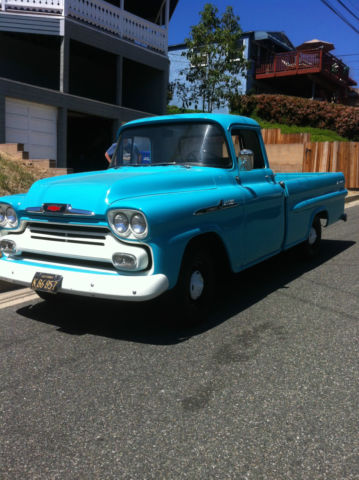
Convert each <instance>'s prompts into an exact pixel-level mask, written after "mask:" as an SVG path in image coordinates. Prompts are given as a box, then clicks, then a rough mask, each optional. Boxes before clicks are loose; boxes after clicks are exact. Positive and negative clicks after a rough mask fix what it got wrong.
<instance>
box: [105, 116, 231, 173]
mask: <svg viewBox="0 0 359 480" xmlns="http://www.w3.org/2000/svg"><path fill="white" fill-rule="evenodd" d="M125 165H135V166H136V165H137V166H138V165H202V166H207V167H219V168H230V167H231V166H232V160H231V158H230V156H229V153H228V148H227V142H226V140H225V137H224V134H223V132H222V130H221V128H220V127H219V126H217V125H215V124H213V123H194V122H188V123H172V124H171V123H166V124H153V125H143V126H139V127H129V128H126V129H125V130H123V132H122V133H121V135H120V137H119V139H118V142H117V147H116V150H115V152H114V154H113V157H112V163H111V166H112V167H121V166H125Z"/></svg>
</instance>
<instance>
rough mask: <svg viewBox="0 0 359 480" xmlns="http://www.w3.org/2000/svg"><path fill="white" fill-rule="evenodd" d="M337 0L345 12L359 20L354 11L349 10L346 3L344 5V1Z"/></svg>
mask: <svg viewBox="0 0 359 480" xmlns="http://www.w3.org/2000/svg"><path fill="white" fill-rule="evenodd" d="M337 2H338V3H339V4H340V5H341V6H342V7H343V8H345V10H346V11H347V12H349V13H350V15H352V16H353V17H354V18H355V19H356V20H359V17H358V16H357V15H355V13H353V11H352V10H350V8H349V7H347V5H345V3H344V2H343V1H342V0H337Z"/></svg>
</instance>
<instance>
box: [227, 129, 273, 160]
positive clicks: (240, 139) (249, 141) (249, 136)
mask: <svg viewBox="0 0 359 480" xmlns="http://www.w3.org/2000/svg"><path fill="white" fill-rule="evenodd" d="M232 141H233V145H234V150H235V152H236V157H237V158H238V155H239V152H240V151H241V150H243V149H249V150H252V152H253V153H254V168H265V163H264V158H263V155H262V150H261V145H260V142H259V138H258V134H257V132H256V131H254V130H249V129H245V128H243V129H237V128H235V129H233V130H232Z"/></svg>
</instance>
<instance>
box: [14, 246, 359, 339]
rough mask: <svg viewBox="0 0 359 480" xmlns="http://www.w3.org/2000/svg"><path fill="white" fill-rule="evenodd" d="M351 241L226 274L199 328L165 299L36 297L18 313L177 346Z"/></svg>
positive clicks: (64, 327) (64, 328) (70, 329)
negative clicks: (186, 322) (180, 318)
mask: <svg viewBox="0 0 359 480" xmlns="http://www.w3.org/2000/svg"><path fill="white" fill-rule="evenodd" d="M354 244H355V242H353V241H341V240H340V241H339V240H322V245H321V253H320V255H319V256H318V257H317V258H316V259H314V260H311V261H308V260H303V258H302V257H301V255H300V254H299V251H298V249H297V248H295V249H291V250H289V251H288V252H284V253H281V254H280V255H277V256H275V257H273V258H271V259H269V260H267V261H265V262H262V263H260V264H258V265H256V266H254V267H252V268H249V269H247V270H245V271H243V272H241V273H239V274H235V275H230V276H229V277H228V278H226V279H225V280H224V281H223V282H221V284H220V286H219V288H218V291H217V298H216V299H215V308H214V309H213V311H212V313H211V314H210V316H209V318H208V319H207V321H205V322H203V323H201V324H200V325H197V326H192V327H190V326H185V325H184V324H181V321H179V322H178V321H174V318H175V317H176V315H175V313H176V310H177V307H176V304H173V303H170V302H167V301H165V300H163V299H159V300H155V301H151V302H146V303H139V304H137V303H136V304H135V303H130V302H116V301H108V300H99V299H92V298H86V297H71V299H70V300H69V301H64V302H61V303H59V304H57V305H56V307H55V306H54V305H53V304H50V303H47V302H45V301H39V302H36V303H34V304H31V305H27V306H25V307H21V308H20V309H19V310H18V311H17V313H18V314H19V315H22V316H23V317H26V318H29V319H32V320H35V321H38V322H43V323H46V324H49V325H55V326H56V327H58V330H59V331H61V332H65V333H68V334H70V335H86V334H90V335H97V336H104V337H109V338H113V339H119V340H125V341H132V342H140V343H147V344H154V345H170V344H176V343H179V342H183V341H186V340H187V339H188V338H190V337H193V336H195V335H199V334H201V333H203V332H205V331H207V330H209V329H211V328H214V327H216V326H217V325H219V324H221V323H223V322H225V321H226V320H228V319H229V318H231V317H232V316H234V315H238V314H240V313H241V312H243V311H245V310H246V309H248V308H249V307H250V306H252V305H253V304H255V303H257V302H260V301H261V300H262V299H263V298H265V297H267V296H268V295H270V294H271V293H273V292H274V291H276V290H278V289H281V288H286V287H287V285H288V284H289V283H290V282H292V281H293V280H295V279H297V278H299V277H301V276H302V275H303V274H305V273H307V272H309V271H311V270H313V269H316V268H318V267H319V266H320V265H322V264H323V263H325V262H327V261H329V260H331V259H333V258H334V257H336V256H337V255H339V254H340V253H342V252H343V251H345V250H347V249H348V248H350V247H352V246H353V245H354Z"/></svg>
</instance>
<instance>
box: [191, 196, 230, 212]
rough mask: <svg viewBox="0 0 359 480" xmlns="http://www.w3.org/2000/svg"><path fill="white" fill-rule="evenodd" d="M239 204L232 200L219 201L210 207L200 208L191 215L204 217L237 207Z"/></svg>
mask: <svg viewBox="0 0 359 480" xmlns="http://www.w3.org/2000/svg"><path fill="white" fill-rule="evenodd" d="M238 205H239V202H236V201H235V200H234V199H232V200H221V201H220V202H219V203H218V204H217V205H212V206H210V207H205V208H200V209H199V210H197V211H196V212H194V214H193V215H206V214H207V213H213V212H217V211H218V210H225V209H227V208H234V207H238Z"/></svg>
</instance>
